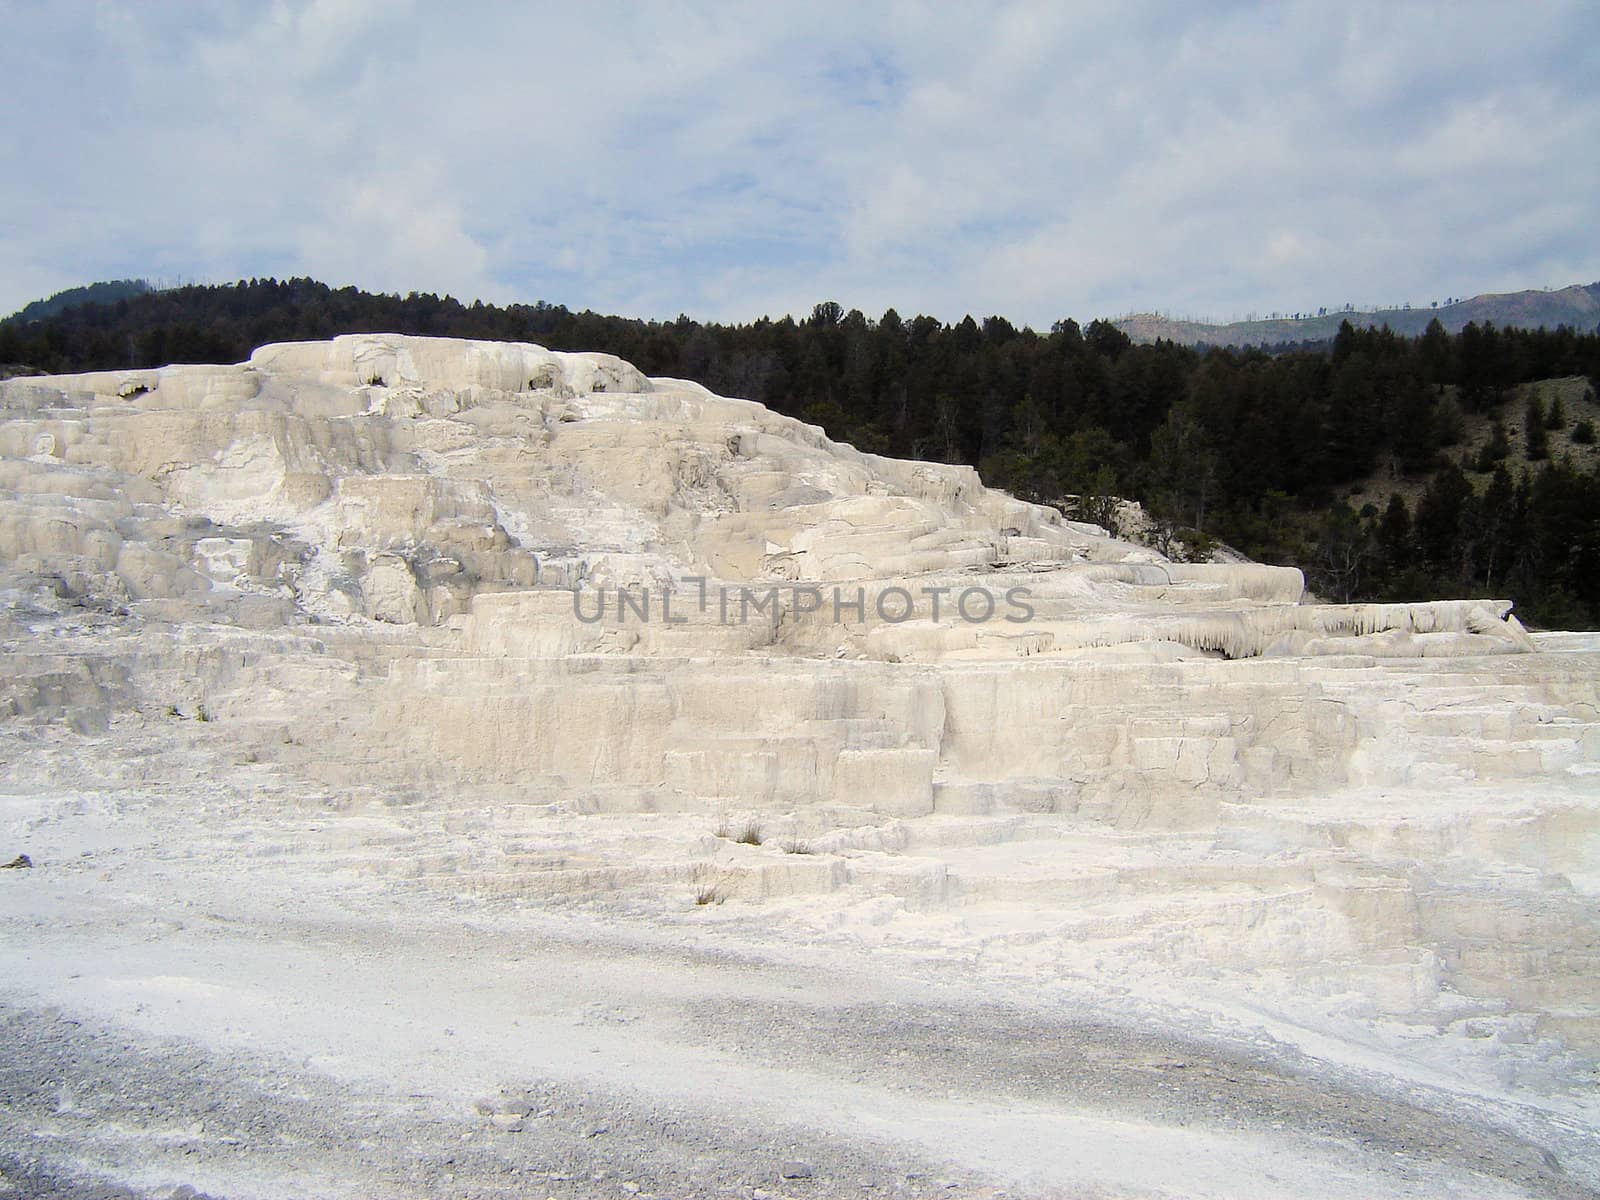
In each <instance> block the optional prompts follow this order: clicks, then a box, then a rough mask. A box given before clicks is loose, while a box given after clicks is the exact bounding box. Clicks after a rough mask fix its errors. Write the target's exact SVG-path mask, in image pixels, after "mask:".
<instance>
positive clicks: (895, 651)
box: [0, 335, 1600, 1090]
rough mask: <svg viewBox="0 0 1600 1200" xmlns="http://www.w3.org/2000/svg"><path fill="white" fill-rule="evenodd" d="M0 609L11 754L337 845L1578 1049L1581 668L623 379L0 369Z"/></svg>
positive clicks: (1584, 1043) (538, 374) (355, 339)
mask: <svg viewBox="0 0 1600 1200" xmlns="http://www.w3.org/2000/svg"><path fill="white" fill-rule="evenodd" d="M0 588H3V589H5V591H6V594H7V596H8V599H9V602H10V608H9V612H8V615H7V624H6V630H5V636H6V641H5V655H6V671H5V679H4V681H3V683H0V714H4V715H5V716H6V717H8V718H9V720H8V721H7V722H6V726H5V728H6V730H7V732H6V735H5V736H6V737H8V738H10V739H13V740H16V739H21V742H19V743H18V744H21V743H22V742H27V741H28V739H31V738H36V737H37V736H39V734H38V731H39V730H41V729H49V730H57V731H59V730H62V729H65V728H68V727H70V729H71V730H72V731H73V732H71V733H70V734H68V733H62V734H61V736H62V737H63V738H64V739H66V740H64V741H62V742H60V743H59V745H58V750H59V755H60V757H57V758H51V757H50V756H49V755H48V754H46V755H44V757H43V758H39V757H38V756H37V755H35V756H34V758H32V759H28V760H27V761H30V762H34V763H35V767H34V768H33V769H36V770H37V771H39V772H42V773H43V774H44V775H45V776H48V775H49V773H50V772H52V771H62V772H64V771H66V770H67V769H68V768H67V766H66V765H64V764H66V763H68V762H69V761H71V760H72V758H73V756H78V757H79V758H81V757H82V756H85V755H88V756H91V757H95V758H96V759H97V761H98V762H99V764H100V766H101V767H102V768H103V769H104V771H105V773H106V775H107V777H108V778H115V779H118V780H122V781H124V782H125V783H128V784H129V785H130V786H131V785H138V786H146V785H148V784H151V783H154V782H157V781H162V780H163V779H165V777H164V776H163V771H164V770H165V769H166V768H165V767H164V766H163V763H162V761H161V760H160V758H159V756H156V757H149V756H148V755H146V751H145V750H140V751H139V752H138V753H137V754H136V753H135V752H134V751H135V750H136V749H137V748H138V747H140V746H145V742H142V741H141V739H145V740H146V741H148V739H150V738H154V737H156V736H157V734H156V733H155V732H152V731H161V732H160V737H162V738H173V737H180V736H181V737H191V736H192V737H201V736H203V737H204V738H206V739H210V741H208V743H207V744H210V742H214V741H215V740H216V739H218V738H225V739H227V744H228V745H230V746H232V747H235V748H236V750H237V754H238V756H239V758H238V761H239V762H240V763H248V764H249V772H251V774H250V776H249V777H250V779H252V780H254V779H257V778H258V777H259V776H260V773H262V772H268V773H270V775H271V777H272V778H273V779H274V780H276V781H277V783H275V784H274V787H275V788H276V789H277V793H278V794H280V795H294V794H301V793H304V794H317V795H324V794H326V795H336V796H338V797H339V798H340V802H339V806H340V808H341V809H342V810H343V811H345V812H346V813H347V815H350V816H351V817H352V819H354V818H355V817H356V816H361V817H362V819H368V818H370V817H371V816H372V814H379V815H380V816H381V818H382V820H381V826H382V833H381V836H380V835H377V834H374V835H373V836H372V837H371V838H368V837H367V836H366V835H365V834H363V833H362V832H361V831H362V830H363V829H367V828H369V827H368V826H366V825H361V824H352V825H351V826H350V827H349V828H350V833H349V835H348V838H347V839H345V841H344V842H343V843H341V844H342V845H343V846H344V849H343V851H342V853H343V854H344V856H345V857H344V858H343V859H341V860H340V861H341V862H344V863H345V864H346V865H350V864H359V865H361V866H362V867H364V868H370V869H373V870H378V871H385V872H390V871H392V872H397V873H401V874H403V875H407V876H412V877H418V878H422V879H425V880H428V881H431V882H435V883H437V884H439V885H440V886H443V887H446V888H451V889H458V890H459V889H475V890H480V891H485V892H490V893H502V894H513V895H542V894H563V893H568V892H583V893H593V892H596V891H604V890H607V889H617V888H624V889H636V890H637V891H638V892H639V894H642V895H647V896H652V897H655V898H657V900H658V901H660V902H664V903H674V904H682V903H686V897H688V896H689V895H691V894H692V893H694V892H696V891H698V892H699V893H701V894H702V895H704V894H706V892H707V890H708V889H709V891H710V892H712V893H715V895H716V897H717V898H719V899H721V898H732V899H733V900H734V901H735V902H737V903H748V904H762V905H765V906H766V907H767V908H768V909H770V910H771V911H772V913H773V914H774V919H781V920H782V921H785V922H788V923H789V924H790V926H791V927H792V928H794V929H797V930H804V931H807V932H808V933H809V934H810V935H811V936H814V937H823V938H825V937H838V938H851V939H863V940H866V941H875V940H876V941H881V942H883V943H884V944H885V945H891V944H906V945H919V946H931V947H935V948H938V950H937V952H938V953H947V954H949V955H952V956H954V958H959V959H962V960H966V959H969V958H973V957H981V958H982V959H983V960H984V961H985V962H992V963H995V964H998V969H1002V970H1005V971H1012V972H1017V973H1034V974H1036V973H1044V974H1046V975H1049V974H1057V975H1061V976H1063V977H1065V976H1071V975H1073V974H1088V975H1094V976H1095V977H1097V978H1109V979H1117V980H1126V981H1129V982H1130V985H1131V984H1132V983H1133V982H1137V981H1145V982H1149V981H1152V980H1154V981H1162V980H1166V981H1172V980H1177V981H1180V982H1179V984H1178V985H1177V986H1180V987H1181V988H1182V989H1183V990H1184V991H1185V992H1186V993H1187V994H1189V995H1191V996H1192V995H1201V994H1204V995H1208V996H1211V997H1213V998H1214V999H1215V1001H1216V1003H1217V1004H1219V1005H1223V1006H1227V1005H1230V1004H1238V1003H1246V1002H1247V1003H1248V1004H1249V1005H1250V1006H1252V1008H1253V1009H1265V1010H1267V1011H1271V1012H1274V1013H1276V1014H1278V1015H1280V1016H1282V1017H1284V1018H1286V1019H1292V1020H1295V1021H1303V1022H1307V1023H1311V1024H1317V1025H1319V1027H1321V1028H1326V1029H1334V1030H1337V1031H1339V1032H1340V1033H1341V1034H1342V1035H1350V1036H1355V1035H1353V1034H1351V1033H1350V1031H1351V1029H1352V1028H1353V1027H1354V1026H1353V1025H1352V1023H1355V1024H1357V1025H1359V1024H1361V1023H1363V1022H1365V1023H1368V1024H1367V1025H1365V1026H1362V1027H1363V1028H1369V1027H1370V1028H1378V1027H1379V1026H1380V1025H1382V1023H1386V1022H1387V1023H1399V1026H1398V1027H1404V1028H1405V1029H1406V1030H1408V1031H1410V1034H1408V1036H1409V1035H1414V1034H1415V1033H1416V1032H1417V1031H1427V1032H1428V1037H1427V1038H1426V1039H1424V1049H1423V1050H1420V1051H1417V1053H1419V1054H1421V1055H1422V1056H1423V1057H1425V1058H1426V1057H1428V1056H1432V1058H1430V1059H1429V1061H1435V1060H1448V1061H1459V1062H1463V1063H1470V1064H1475V1066H1474V1068H1473V1069H1479V1068H1481V1070H1482V1071H1483V1072H1485V1073H1487V1074H1489V1075H1493V1076H1495V1077H1496V1078H1498V1079H1499V1080H1500V1082H1501V1083H1504V1084H1516V1085H1518V1086H1526V1087H1530V1088H1535V1089H1544V1090H1551V1089H1557V1090H1559V1089H1560V1088H1563V1087H1568V1086H1572V1085H1573V1084H1574V1083H1575V1081H1577V1080H1579V1079H1581V1078H1583V1077H1584V1076H1583V1072H1585V1071H1587V1070H1588V1069H1589V1068H1588V1065H1587V1064H1588V1062H1589V1059H1588V1057H1587V1056H1588V1055H1590V1054H1592V1053H1593V1051H1594V1050H1595V1049H1596V1047H1597V1044H1600V1023H1597V1017H1600V988H1597V985H1596V983H1595V980H1596V979H1600V948H1597V947H1600V943H1597V938H1596V935H1597V930H1600V922H1597V920H1596V916H1597V911H1596V888H1597V887H1600V869H1597V863H1600V801H1597V789H1596V782H1597V780H1600V644H1597V643H1596V642H1595V641H1594V640H1592V639H1588V638H1584V637H1578V636H1566V635H1561V636H1557V635H1541V636H1540V637H1538V638H1530V637H1529V635H1528V634H1527V633H1526V632H1525V631H1524V630H1523V629H1522V628H1521V626H1520V625H1518V624H1517V622H1516V620H1515V618H1514V617H1512V616H1511V615H1510V613H1509V605H1507V604H1506V603H1504V602H1497V601H1493V600H1482V601H1450V602H1440V603H1434V604H1418V605H1353V606H1323V605H1313V604H1305V603H1303V602H1302V600H1303V591H1304V587H1303V581H1302V579H1301V577H1300V574H1299V572H1297V571H1294V570H1290V569H1285V568H1275V567H1266V566H1254V565H1217V566H1211V565H1195V564H1180V563H1170V562H1165V561H1163V560H1161V558H1160V556H1159V555H1156V554H1155V553H1154V552H1152V551H1150V550H1148V549H1146V548H1143V547H1138V546H1134V545H1131V544H1128V543H1125V542H1120V541H1117V540H1116V539H1113V538H1110V537H1107V536H1106V535H1105V534H1104V532H1103V531H1101V530H1098V529H1096V528H1094V527H1091V526H1085V525H1079V524H1075V523H1073V522H1070V521H1067V520H1065V519H1063V518H1062V517H1061V515H1060V514H1059V513H1057V512H1056V511H1054V510H1052V509H1048V508H1041V507H1038V506H1034V505H1028V504H1024V503H1021V502H1018V501H1016V500H1014V499H1012V498H1010V497H1008V496H1005V495H1003V494H1001V493H998V492H995V491H992V490H990V489H987V488H984V487H983V486H982V484H981V482H980V481H979V479H978V477H977V476H976V474H975V473H974V472H973V471H971V470H970V469H968V468H964V467H953V466H943V465H935V464H924V463H910V462H900V461H895V460H889V459H884V458H881V457H877V456H873V455H867V454H862V453H859V452H857V451H855V450H853V449H852V448H850V447H848V446H842V445H838V444H836V443H833V442H831V441H829V440H828V439H827V438H826V437H824V436H823V434H822V433H821V432H820V431H819V430H817V429H815V428H814V427H810V426H807V425H804V424H802V423H800V422H797V421H794V420H791V419H788V418H785V417H782V416H779V415H777V414H775V413H772V412H770V411H768V410H766V409H764V408H763V407H761V406H760V405H757V404H752V403H749V402H746V401H741V400H734V399H726V398H723V397H719V396H715V395H712V394H711V393H709V392H707V391H706V390H705V389H703V388H700V387H698V386H696V385H694V384H689V383H683V382H680V381H674V380H649V379H646V378H644V377H643V376H641V375H640V374H639V373H638V372H637V371H636V370H634V369H633V368H632V367H630V366H629V365H628V364H626V363H623V362H621V361H619V360H617V359H614V358H608V357H606V356H602V355H583V354H557V353H552V352H549V351H545V350H543V349H540V348H538V347H535V346H513V345H501V344H494V343H475V342H464V341H453V340H447V339H427V338H413V337H400V336H395V335H357V336H349V337H341V338H336V339H334V340H333V341H332V342H327V343H305V344H292V345H281V346H267V347H263V348H262V349H261V350H259V351H257V353H256V354H255V355H253V356H252V357H251V359H250V361H249V362H247V363H243V364H239V365H237V366H222V367H170V368H165V369H163V370H160V371H130V372H111V373H101V374H92V375H81V376H71V377H58V378H35V379H26V380H13V381H10V382H7V383H4V384H0ZM624 596H625V597H626V603H624V600H623V597H624ZM935 599H937V601H938V602H939V604H940V605H941V608H940V610H939V611H937V612H936V611H935V610H934V607H933V604H934V601H935ZM752 602H754V603H755V605H756V606H757V607H755V608H754V610H753V612H752V611H751V609H750V605H751V604H752ZM985 604H989V605H992V606H993V612H992V613H991V614H989V615H988V616H987V618H986V619H979V618H978V617H977V614H978V613H980V612H982V611H983V610H984V606H985ZM730 605H731V608H730ZM1024 613H1026V616H1024ZM596 617H597V619H595V618H596ZM202 709H203V710H204V714H205V716H206V717H207V718H209V719H208V720H207V721H205V722H189V723H186V724H174V722H175V721H176V720H177V717H175V716H173V714H174V713H176V714H178V715H179V716H183V717H193V716H195V715H197V714H199V713H200V712H201V710H202ZM54 744H55V743H52V745H54ZM147 749H148V747H147V746H146V750H147ZM40 753H43V752H40ZM141 755H144V756H142V757H141ZM26 757H27V756H24V755H20V753H19V756H18V758H17V760H18V761H23V759H24V758H26ZM240 770H241V771H243V770H244V768H243V767H242V766H241V767H240ZM242 778H243V776H241V779H242ZM168 782H170V781H168ZM183 786H191V787H192V783H190V784H185V785H183ZM215 786H217V787H220V788H224V789H226V788H229V787H239V788H244V787H245V784H244V783H241V782H237V781H233V782H230V781H229V780H226V779H224V780H218V781H215ZM250 786H251V787H255V786H257V784H253V783H252V784H251V785H250ZM241 794H243V793H241ZM255 819H256V820H258V821H259V822H260V823H261V824H260V827H259V828H257V829H255V831H254V832H253V834H252V837H251V844H252V846H254V847H255V848H256V849H257V850H258V851H259V852H261V853H267V852H268V851H269V850H274V852H282V853H286V854H294V853H298V852H299V851H298V850H297V849H296V846H297V845H298V843H296V842H294V841H293V839H291V838H289V836H288V835H287V834H286V833H284V832H283V830H282V829H280V828H278V827H277V826H275V825H274V824H273V819H272V817H271V815H270V814H261V815H259V816H257V817H256V818H255ZM750 822H753V823H756V824H759V825H763V826H764V827H765V830H766V836H765V837H764V838H763V839H762V842H763V844H739V843H737V842H735V841H734V840H733V839H732V838H730V837H726V836H718V831H719V829H721V830H725V831H734V830H736V829H737V828H738V827H740V826H741V825H742V824H744V823H750ZM801 851H804V853H802V852H801ZM707 880H709V881H710V883H709V884H708V883H707V882H706V881H707ZM930 952H931V951H930ZM1383 1027H1384V1028H1390V1027H1396V1026H1390V1025H1383Z"/></svg>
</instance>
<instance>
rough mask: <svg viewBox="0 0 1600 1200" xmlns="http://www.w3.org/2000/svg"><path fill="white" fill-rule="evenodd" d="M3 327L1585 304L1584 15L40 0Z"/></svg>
mask: <svg viewBox="0 0 1600 1200" xmlns="http://www.w3.org/2000/svg"><path fill="white" fill-rule="evenodd" d="M9 25H10V28H8V40H7V43H6V45H5V46H4V47H0V90H3V98H4V101H5V104H6V111H7V112H8V114H14V115H15V116H14V119H13V120H12V121H11V122H10V123H9V125H8V126H7V127H6V128H4V129H0V218H3V219H0V311H6V310H9V309H11V308H15V307H17V306H18V305H20V304H22V303H25V302H26V301H27V300H29V299H32V298H33V297H34V296H36V295H37V294H39V292H40V291H41V290H49V289H51V288H54V287H57V286H66V285H68V284H70V283H74V282H86V281H89V280H92V279H96V278H105V277H110V276H116V275H127V274H149V275H157V276H164V277H169V278H170V277H174V276H182V277H201V278H215V279H232V278H237V277H239V276H247V275H262V274H278V275H285V274H291V273H293V274H311V275H316V276H319V277H323V278H326V279H328V280H329V281H330V282H336V283H338V282H346V281H348V282H354V283H358V284H361V285H364V286H368V287H375V288H382V289H385V290H399V291H408V290H411V289H413V288H415V289H417V290H428V291H437V292H447V291H448V292H451V293H453V294H456V295H458V296H463V297H467V296H473V295H480V296H483V297H484V298H486V299H510V298H520V299H528V300H532V299H549V300H552V301H557V302H563V303H568V304H572V305H579V306H592V307H595V308H598V309H602V310H611V311H627V312H636V313H639V314H640V315H656V316H664V317H670V316H675V315H676V314H677V313H678V312H680V311H687V312H690V313H693V314H696V315H701V316H707V317H726V318H748V317H751V316H754V315H757V314H760V313H763V312H781V311H785V310H789V311H796V312H805V311H808V310H809V308H810V306H811V304H812V303H813V302H814V301H816V300H818V299H823V298H830V297H831V298H835V299H838V300H840V301H842V302H843V303H845V304H846V305H850V306H859V307H861V308H862V309H864V310H866V311H868V312H873V313H876V312H881V311H882V309H883V308H885V307H888V306H890V305H893V306H894V307H896V308H897V309H899V310H900V311H901V312H902V313H903V314H909V313H911V312H915V311H918V310H922V311H931V312H933V313H935V314H937V315H939V316H942V317H945V318H951V319H953V318H958V317H960V316H961V315H962V314H963V313H965V312H967V311H972V312H974V313H976V314H978V315H985V314H987V313H991V312H997V313H1004V314H1007V315H1010V316H1012V317H1013V318H1014V319H1016V320H1019V321H1028V322H1032V323H1034V324H1036V325H1043V324H1047V323H1048V322H1049V321H1051V320H1053V319H1055V318H1056V317H1059V316H1063V315H1068V314H1072V315H1077V316H1079V317H1080V318H1083V319H1087V318H1089V317H1092V316H1096V315H1101V314H1107V313H1115V312H1121V311H1127V310H1129V309H1134V308H1144V307H1161V308H1164V309H1168V310H1183V311H1190V312H1201V313H1209V314H1213V315H1217V316H1227V315H1232V314H1236V313H1241V312H1244V311H1248V310H1257V311H1263V310H1269V309H1291V310H1292V309H1297V308H1300V309H1303V308H1306V307H1315V306H1318V305H1321V304H1328V305H1334V304H1339V303H1343V302H1345V301H1347V300H1349V301H1353V302H1356V303H1362V302H1365V301H1369V300H1371V301H1391V300H1399V299H1412V300H1415V301H1416V302H1418V303H1425V302H1426V301H1427V300H1428V299H1431V298H1434V297H1437V296H1442V295H1444V294H1464V293H1470V292H1473V291H1477V290H1482V289H1484V288H1488V287H1495V288H1504V287H1516V286H1533V285H1540V284H1545V283H1564V282H1570V281H1573V280H1582V281H1588V280H1591V279H1594V278H1600V247H1597V246H1596V244H1595V242H1594V241H1593V238H1592V235H1591V229H1592V213H1593V199H1592V198H1593V196H1594V195H1595V194H1597V190H1600V186H1597V185H1600V165H1597V160H1596V159H1595V157H1594V155H1593V152H1592V147H1593V146H1594V145H1596V144H1600V106H1596V105H1595V103H1594V102H1593V85H1592V80H1593V79H1594V78H1595V77H1596V76H1597V75H1600V60H1597V51H1596V50H1595V49H1594V47H1596V46H1600V37H1596V36H1595V35H1596V34H1597V33H1600V17H1597V16H1596V15H1595V13H1594V11H1593V10H1592V9H1591V8H1590V7H1588V6H1585V5H1582V4H1577V3H1573V4H1551V5H1542V6H1539V7H1537V8H1536V9H1526V8H1520V7H1515V6H1508V5H1502V4H1491V3H1463V4H1452V5H1448V6H1442V5H1416V6H1400V7H1395V6H1385V5H1380V4H1376V3H1351V4H1342V5H1337V6H1335V5H1328V4H1325V3H1308V2H1301V3H1296V4H1292V5H1276V4H1273V5H1266V4H1237V5H1231V6H1228V7H1225V8H1215V9H1211V10H1207V11H1206V12H1205V13H1204V14H1203V15H1202V14H1200V13H1199V12H1197V11H1196V10H1193V9H1192V8H1191V7H1189V6H1180V5H1175V4H1174V5H1161V4H1154V3H1145V4H1132V5H1127V6H1117V7H1105V8H1099V9H1089V8H1079V7H1076V6H1067V5H1060V4H1054V3H1012V4H1003V5H999V6H995V7H991V8H982V9H980V8H973V7H971V6H955V5H944V4H932V3H918V2H915V0H898V2H897V3H894V4H891V5H888V6H881V7H877V8H867V9H862V8H859V7H857V8H852V7H846V6H845V5H843V4H834V3H823V4H821V5H815V6H812V7H810V8H808V9H807V10H805V12H803V13H798V14H794V13H789V12H787V11H779V10H776V9H751V10H748V11H741V12H740V13H739V14H738V16H737V19H735V18H733V17H731V16H730V14H729V11H728V10H711V9H708V8H703V7H700V6H688V5H674V4H651V5H643V6H624V5H612V4H595V5H588V6H529V7H523V6H504V5H495V4H465V5H457V6H451V7H449V8H448V9H446V8H445V7H443V6H435V5H394V4H387V3H383V4H380V3H377V2H376V0H314V2H311V3H305V2H290V0H278V2H276V3H273V4H271V5H269V6H262V5H259V4H254V3H247V2H243V0H238V2H236V3H233V4H231V5H219V6H204V7H202V6H176V5H173V6H167V5H147V4H143V3H133V2H131V0H124V2H110V0H108V2H106V3H102V4H100V5H98V6H95V7H93V8H88V9H74V8H72V7H71V6H55V5H50V6H46V5H37V6H26V7H24V8H23V9H22V10H21V12H20V13H19V14H18V16H17V17H16V19H14V20H10V21H9Z"/></svg>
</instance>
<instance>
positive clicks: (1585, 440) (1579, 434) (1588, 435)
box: [1572, 420, 1594, 446]
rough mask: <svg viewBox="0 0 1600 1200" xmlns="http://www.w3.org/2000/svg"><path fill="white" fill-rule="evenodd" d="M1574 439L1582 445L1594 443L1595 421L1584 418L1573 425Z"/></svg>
mask: <svg viewBox="0 0 1600 1200" xmlns="http://www.w3.org/2000/svg"><path fill="white" fill-rule="evenodd" d="M1572 440H1573V441H1575V442H1577V443H1578V445H1580V446H1592V445H1594V422H1593V421H1589V420H1583V421H1579V422H1578V423H1577V424H1576V425H1574V426H1573V427H1572Z"/></svg>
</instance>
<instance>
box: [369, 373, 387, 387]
mask: <svg viewBox="0 0 1600 1200" xmlns="http://www.w3.org/2000/svg"><path fill="white" fill-rule="evenodd" d="M367 386H368V387H388V386H389V385H388V384H387V383H385V382H384V381H383V376H382V375H368V376H367Z"/></svg>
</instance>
